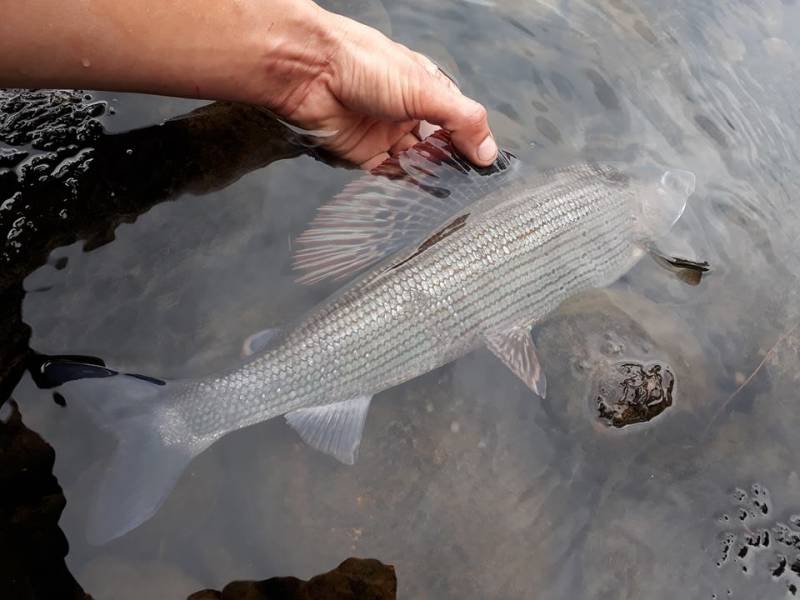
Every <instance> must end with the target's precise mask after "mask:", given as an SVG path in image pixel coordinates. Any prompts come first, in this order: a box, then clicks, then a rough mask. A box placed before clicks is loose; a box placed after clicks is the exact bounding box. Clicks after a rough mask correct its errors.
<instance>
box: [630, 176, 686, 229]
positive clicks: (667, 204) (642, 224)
mask: <svg viewBox="0 0 800 600" xmlns="http://www.w3.org/2000/svg"><path fill="white" fill-rule="evenodd" d="M637 187H638V189H637V192H638V193H636V194H635V199H634V206H633V213H634V219H635V221H636V224H637V229H638V230H639V233H640V234H641V236H642V238H646V239H658V238H661V237H663V236H665V235H666V234H667V233H668V232H669V230H670V229H672V226H673V225H675V223H677V222H678V219H680V218H681V215H682V214H683V211H684V210H685V209H686V203H687V201H688V200H689V196H691V195H692V194H693V193H694V188H695V176H694V173H692V172H691V171H685V170H683V169H670V170H668V171H666V172H662V173H661V174H660V175H658V176H652V175H649V176H644V177H642V178H641V180H640V181H639V183H638V186H637Z"/></svg>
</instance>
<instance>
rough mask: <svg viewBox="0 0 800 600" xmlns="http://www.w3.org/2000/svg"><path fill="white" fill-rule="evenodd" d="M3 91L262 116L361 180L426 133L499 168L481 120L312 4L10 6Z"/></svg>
mask: <svg viewBox="0 0 800 600" xmlns="http://www.w3.org/2000/svg"><path fill="white" fill-rule="evenodd" d="M42 31H46V32H47V34H46V35H45V34H43V33H42ZM120 31H124V32H125V35H123V36H121V35H120V34H119V32H120ZM32 48H33V50H32ZM43 56H44V57H47V60H42V59H41V57H43ZM2 86H11V87H67V88H84V89H96V90H118V91H130V92H144V93H153V94H167V95H174V96H186V97H193V98H208V99H215V100H232V101H235V102H244V103H249V104H260V105H263V106H266V107H267V108H269V109H271V110H272V111H273V112H274V113H276V114H277V115H278V116H280V117H282V118H284V119H286V120H288V121H289V122H291V123H293V124H295V125H299V126H300V127H303V128H304V129H310V130H323V131H326V132H330V133H331V135H329V136H326V137H325V138H324V139H323V144H324V145H325V146H326V147H327V148H328V149H329V150H331V151H332V152H333V153H335V154H337V155H338V156H340V157H342V158H344V159H345V160H348V161H351V162H354V163H357V164H360V165H362V166H364V167H366V168H371V167H372V166H374V165H376V164H378V163H380V162H381V161H382V160H384V159H385V158H386V157H387V156H388V155H390V154H393V153H396V152H399V151H402V150H404V149H406V148H408V147H409V146H411V145H412V144H414V143H415V142H416V141H417V140H418V139H419V138H418V136H419V130H418V127H419V124H420V122H421V121H423V120H424V121H428V122H430V123H433V124H435V125H438V126H441V127H443V128H445V129H447V130H449V131H450V132H451V134H452V140H453V143H454V144H455V146H456V148H457V149H458V150H459V151H461V153H462V154H464V155H465V156H466V157H467V159H469V160H470V161H472V162H474V163H475V164H478V165H488V164H490V163H491V162H492V161H493V160H494V159H495V156H496V155H497V146H496V145H495V142H494V140H493V138H492V137H491V133H490V131H489V125H488V122H487V119H486V110H485V109H484V108H483V106H481V105H480V104H478V103H477V102H475V101H473V100H470V99H469V98H467V97H465V96H464V95H462V94H461V92H460V91H459V90H458V88H457V87H456V86H455V84H453V83H452V82H451V81H450V80H449V79H448V78H447V76H445V75H444V74H443V73H441V72H440V71H439V69H438V68H437V67H436V66H435V65H434V64H433V63H432V62H431V61H430V60H428V59H427V58H426V57H424V56H422V55H421V54H418V53H416V52H412V51H411V50H409V49H408V48H406V47H405V46H403V45H401V44H397V43H395V42H393V41H391V40H390V39H388V38H387V37H385V36H384V35H383V34H381V33H379V32H378V31H376V30H374V29H372V28H371V27H367V26H365V25H362V24H360V23H357V22H355V21H353V20H351V19H348V18H346V17H342V16H340V15H336V14H333V13H330V12H327V11H325V10H323V9H322V8H320V7H319V6H317V5H316V4H314V3H313V2H312V1H311V0H194V1H193V2H188V3H187V2H182V1H180V0H137V2H136V3H133V4H131V3H125V2H122V3H121V2H118V0H93V1H92V2H63V1H62V0H37V2H27V3H20V4H19V6H18V7H17V9H16V10H14V11H12V12H11V13H9V14H8V15H4V18H3V19H2V20H0V87H2Z"/></svg>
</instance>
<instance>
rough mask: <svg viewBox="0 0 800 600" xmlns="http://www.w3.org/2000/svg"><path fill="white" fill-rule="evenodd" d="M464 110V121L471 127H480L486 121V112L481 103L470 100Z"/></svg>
mask: <svg viewBox="0 0 800 600" xmlns="http://www.w3.org/2000/svg"><path fill="white" fill-rule="evenodd" d="M470 104H471V106H469V107H468V108H467V109H466V110H465V111H464V123H465V124H466V125H467V126H468V127H470V128H471V129H482V128H483V127H484V126H485V125H486V123H487V121H488V113H487V112H486V108H484V106H483V105H481V104H478V103H477V102H471V103H470Z"/></svg>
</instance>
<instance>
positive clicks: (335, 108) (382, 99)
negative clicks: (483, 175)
mask: <svg viewBox="0 0 800 600" xmlns="http://www.w3.org/2000/svg"><path fill="white" fill-rule="evenodd" d="M316 18H317V19H318V25H319V27H321V28H323V29H325V30H326V31H327V32H328V33H329V34H330V36H331V39H330V40H329V41H328V42H327V43H322V44H319V45H318V48H317V50H316V52H317V53H318V56H316V57H311V56H308V55H306V57H305V60H306V61H307V63H308V66H309V68H306V69H303V68H295V69H294V70H293V72H294V74H295V77H294V79H293V80H292V79H291V78H290V79H289V81H288V82H287V83H288V85H286V86H285V87H284V88H282V89H281V90H280V93H279V94H278V95H271V94H269V93H268V94H266V95H265V98H264V99H263V100H262V102H263V103H265V104H267V105H268V106H270V108H272V110H274V111H275V112H276V113H277V114H278V115H279V116H281V117H283V118H285V119H287V120H288V121H290V122H292V123H294V124H296V125H299V126H301V127H303V128H305V129H309V130H315V131H317V130H320V131H323V132H327V133H328V135H329V137H324V138H323V145H324V146H326V147H327V148H328V149H329V150H331V151H332V152H334V153H335V154H337V155H338V156H340V157H342V158H344V159H345V160H348V161H350V162H353V163H356V164H359V165H361V166H362V167H364V168H367V169H370V168H372V167H374V166H376V165H378V164H380V163H381V162H383V160H385V159H386V158H388V157H389V156H390V155H394V154H396V153H397V152H401V151H403V150H405V149H407V148H409V147H410V146H412V145H414V144H415V143H417V142H418V141H419V139H420V122H421V121H423V120H425V121H428V122H429V123H432V124H434V125H437V126H441V127H444V128H445V129H447V130H449V131H451V132H452V139H453V142H454V144H455V146H456V148H457V149H458V150H459V151H461V153H462V154H464V155H465V156H466V157H467V158H468V159H469V160H470V161H472V162H473V163H475V164H478V165H488V164H491V163H492V162H493V161H494V159H495V158H496V156H497V145H496V143H495V141H494V139H493V138H492V135H491V132H490V131H489V125H488V121H487V116H486V109H485V108H484V107H483V106H482V105H480V104H478V103H477V102H475V101H474V100H471V99H469V98H467V97H466V96H464V95H463V94H462V93H461V92H460V91H459V89H458V88H457V86H456V85H455V84H454V83H453V82H452V81H451V80H450V79H449V78H448V77H447V76H446V75H445V74H444V73H442V72H441V70H440V69H439V68H438V67H437V66H436V65H435V64H434V63H433V62H431V61H430V60H429V59H428V58H426V57H425V56H423V55H422V54H419V53H417V52H413V51H411V50H409V49H408V48H406V47H405V46H403V45H401V44H397V43H395V42H393V41H391V40H390V39H388V38H387V37H386V36H384V35H383V34H381V33H380V32H378V31H376V30H374V29H372V28H371V27H367V26H365V25H362V24H360V23H357V22H355V21H353V20H351V19H347V18H345V17H341V16H339V15H334V14H331V13H327V12H325V11H321V10H320V11H319V12H318V13H317V15H316ZM296 31H297V32H298V34H302V30H301V29H299V28H298V29H297V30H296ZM290 35H291V34H290ZM275 54H276V55H277V56H276V57H275V58H276V60H279V58H278V57H279V55H280V51H278V52H276V53H275ZM320 56H322V57H327V58H320ZM436 128H438V127H434V128H430V129H429V130H428V131H427V132H423V133H422V135H423V136H425V135H429V134H430V133H431V132H432V131H433V130H435V129H436Z"/></svg>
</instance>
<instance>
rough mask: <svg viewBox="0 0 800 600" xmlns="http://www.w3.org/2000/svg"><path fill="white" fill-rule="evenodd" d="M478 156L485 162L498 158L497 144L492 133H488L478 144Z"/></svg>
mask: <svg viewBox="0 0 800 600" xmlns="http://www.w3.org/2000/svg"><path fill="white" fill-rule="evenodd" d="M478 158H479V159H480V160H482V161H483V162H493V161H494V159H495V158H497V144H496V143H495V141H494V138H493V137H492V136H491V135H487V136H486V139H485V140H483V141H482V142H481V145H480V146H478Z"/></svg>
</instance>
